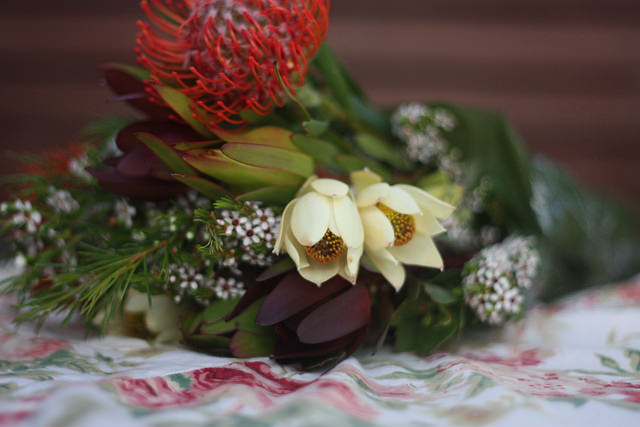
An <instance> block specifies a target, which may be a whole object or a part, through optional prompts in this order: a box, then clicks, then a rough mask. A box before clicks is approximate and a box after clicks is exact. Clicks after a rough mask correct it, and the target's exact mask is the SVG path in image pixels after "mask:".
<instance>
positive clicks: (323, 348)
mask: <svg viewBox="0 0 640 427" xmlns="http://www.w3.org/2000/svg"><path fill="white" fill-rule="evenodd" d="M365 332H366V330H365V329H364V328H363V329H362V330H360V331H356V332H354V333H352V334H349V335H347V336H344V337H341V338H339V339H337V340H333V341H330V342H324V343H322V344H303V343H301V342H300V341H299V340H298V337H297V336H296V334H295V333H294V332H293V331H291V330H289V329H288V328H286V327H284V326H281V325H278V326H276V333H277V334H278V342H277V343H276V346H275V350H274V358H275V359H276V360H277V361H278V362H283V363H287V362H292V361H295V360H296V359H301V358H310V357H318V356H327V355H330V354H333V353H336V352H338V351H340V350H344V351H346V352H348V351H349V350H350V349H351V348H352V347H353V345H354V343H355V342H358V343H361V342H362V340H361V338H360V336H361V335H363V334H364V333H365ZM358 346H359V344H358ZM356 348H357V347H356Z"/></svg>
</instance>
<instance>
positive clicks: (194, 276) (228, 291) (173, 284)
mask: <svg viewBox="0 0 640 427" xmlns="http://www.w3.org/2000/svg"><path fill="white" fill-rule="evenodd" d="M210 265H211V264H210V263H209V262H208V261H207V262H205V263H204V264H203V265H202V266H194V265H191V264H188V263H184V264H182V265H179V266H178V265H175V264H172V265H171V266H169V269H170V275H169V281H168V283H167V286H166V288H167V290H169V291H170V292H171V293H172V294H173V299H174V301H175V302H176V303H180V302H181V301H182V300H183V298H185V297H186V296H190V297H192V298H193V299H194V300H195V301H197V302H199V303H200V304H203V305H206V304H208V303H209V301H210V300H211V299H212V298H213V297H216V298H219V299H223V300H226V299H229V298H237V297H241V296H242V295H243V294H244V291H245V286H244V283H242V281H240V280H239V279H238V278H236V277H234V273H233V272H232V273H231V274H230V275H226V276H225V275H223V274H218V273H217V272H215V273H214V272H211V270H210V269H209V268H208V267H209V266H210Z"/></svg>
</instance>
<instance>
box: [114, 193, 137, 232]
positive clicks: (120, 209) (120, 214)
mask: <svg viewBox="0 0 640 427" xmlns="http://www.w3.org/2000/svg"><path fill="white" fill-rule="evenodd" d="M115 213H116V220H117V221H118V223H119V224H122V225H124V226H125V227H127V228H131V227H132V226H133V217H134V216H135V214H136V208H134V207H133V206H131V205H130V204H129V203H127V201H126V200H124V199H120V200H118V201H117V202H116V204H115Z"/></svg>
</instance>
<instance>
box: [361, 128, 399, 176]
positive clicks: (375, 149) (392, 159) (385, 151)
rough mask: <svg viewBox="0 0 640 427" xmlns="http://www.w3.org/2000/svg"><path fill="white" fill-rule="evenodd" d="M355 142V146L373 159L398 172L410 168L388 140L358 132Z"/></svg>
mask: <svg viewBox="0 0 640 427" xmlns="http://www.w3.org/2000/svg"><path fill="white" fill-rule="evenodd" d="M355 140H356V145H357V146H358V147H359V148H360V149H361V150H362V151H364V152H365V153H366V154H368V155H369V156H371V157H373V158H374V159H376V160H379V161H382V162H387V163H389V164H390V165H392V166H394V167H395V168H398V169H400V170H408V169H410V168H411V164H410V163H409V162H408V161H407V159H406V158H405V157H403V156H401V155H400V153H398V151H397V150H396V149H395V148H394V147H393V146H392V145H391V144H390V142H389V141H388V140H385V139H383V138H381V137H378V136H376V135H374V134H372V133H368V132H359V133H358V134H357V135H356V138H355Z"/></svg>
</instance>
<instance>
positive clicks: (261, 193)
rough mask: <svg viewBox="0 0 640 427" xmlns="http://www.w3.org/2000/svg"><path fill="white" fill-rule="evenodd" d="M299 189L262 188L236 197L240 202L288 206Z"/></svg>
mask: <svg viewBox="0 0 640 427" xmlns="http://www.w3.org/2000/svg"><path fill="white" fill-rule="evenodd" d="M297 192H298V187H262V188H258V189H257V190H252V191H248V192H246V193H243V194H240V195H239V196H238V197H236V200H239V201H256V202H262V203H265V204H267V205H286V204H287V203H289V202H290V201H291V200H293V198H294V197H295V195H296V193H297Z"/></svg>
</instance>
